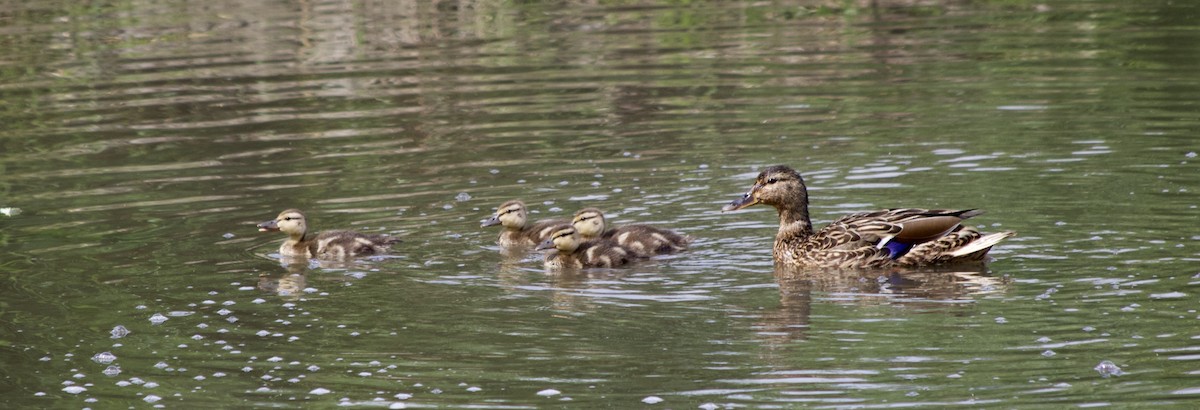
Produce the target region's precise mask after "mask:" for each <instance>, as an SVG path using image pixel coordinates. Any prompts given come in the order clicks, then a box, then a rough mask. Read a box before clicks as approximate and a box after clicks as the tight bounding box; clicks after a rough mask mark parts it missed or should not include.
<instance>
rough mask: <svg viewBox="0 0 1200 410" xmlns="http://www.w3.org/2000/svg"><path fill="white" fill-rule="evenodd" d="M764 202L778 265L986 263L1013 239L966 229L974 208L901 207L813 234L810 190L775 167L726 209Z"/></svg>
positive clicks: (844, 221) (863, 215)
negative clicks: (775, 226) (770, 213)
mask: <svg viewBox="0 0 1200 410" xmlns="http://www.w3.org/2000/svg"><path fill="white" fill-rule="evenodd" d="M756 204H766V205H770V206H772V207H774V208H775V209H776V210H777V211H779V232H778V234H776V235H775V247H774V252H773V253H774V255H775V262H776V263H783V264H786V265H793V266H800V267H808V268H842V269H856V268H889V267H914V266H933V265H950V264H956V263H982V262H983V261H984V258H985V257H987V253H988V251H990V250H991V249H992V246H994V245H996V244H997V243H999V242H1000V241H1002V240H1004V239H1005V238H1008V237H1010V236H1013V235H1015V234H1016V233H1015V232H1012V231H1006V232H998V233H993V234H988V235H984V234H982V233H980V232H979V231H977V230H975V229H974V228H970V227H965V226H962V222H963V220H966V219H967V218H970V217H973V216H976V215H979V214H982V213H983V211H979V210H975V209H966V210H951V209H919V208H901V209H887V210H882V211H875V212H859V213H855V214H851V215H846V216H843V217H841V218H839V219H838V220H836V221H833V222H832V223H830V224H829V225H828V226H826V227H824V228H822V229H821V230H817V231H814V230H813V226H812V222H811V221H810V220H809V218H808V190H807V188H806V186H805V185H804V180H803V179H802V178H801V177H800V174H799V173H797V172H796V171H795V170H793V169H791V168H789V167H787V166H783V165H775V166H772V167H768V168H767V169H765V170H763V171H762V172H761V173H759V174H758V178H756V179H755V181H754V186H752V187H750V192H747V193H746V194H745V195H743V196H742V197H741V198H739V199H737V200H734V201H733V202H731V203H730V204H729V205H726V206H725V207H724V208H722V210H724V211H733V210H738V209H742V208H746V207H749V206H753V205H756Z"/></svg>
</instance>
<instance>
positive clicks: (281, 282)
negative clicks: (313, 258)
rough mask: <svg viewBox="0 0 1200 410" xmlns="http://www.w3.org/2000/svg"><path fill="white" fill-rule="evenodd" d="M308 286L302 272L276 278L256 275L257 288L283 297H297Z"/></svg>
mask: <svg viewBox="0 0 1200 410" xmlns="http://www.w3.org/2000/svg"><path fill="white" fill-rule="evenodd" d="M307 286H308V279H307V278H305V276H304V274H302V273H289V274H286V275H283V276H280V277H279V278H278V279H276V278H271V277H269V276H265V275H264V276H259V277H258V288H259V289H261V290H263V291H265V292H271V293H274V294H276V295H279V296H283V297H291V298H295V297H299V296H300V295H301V294H302V293H304V288H305V287H307Z"/></svg>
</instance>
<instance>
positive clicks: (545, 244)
mask: <svg viewBox="0 0 1200 410" xmlns="http://www.w3.org/2000/svg"><path fill="white" fill-rule="evenodd" d="M554 248H555V246H554V238H550V239H547V240H544V241H542V243H539V244H538V246H537V247H536V248H533V250H535V251H544V250H547V249H554Z"/></svg>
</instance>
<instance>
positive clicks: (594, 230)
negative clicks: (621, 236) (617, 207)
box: [571, 208, 605, 238]
mask: <svg viewBox="0 0 1200 410" xmlns="http://www.w3.org/2000/svg"><path fill="white" fill-rule="evenodd" d="M604 223H605V221H604V213H603V212H600V210H599V209H596V208H583V209H580V210H579V212H576V213H575V217H574V218H571V225H572V226H574V227H575V230H576V231H577V232H579V234H580V235H583V237H585V238H592V237H596V236H600V234H602V233H604V229H605V225H604Z"/></svg>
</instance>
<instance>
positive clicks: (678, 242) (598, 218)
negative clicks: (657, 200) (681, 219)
mask: <svg viewBox="0 0 1200 410" xmlns="http://www.w3.org/2000/svg"><path fill="white" fill-rule="evenodd" d="M571 224H572V225H574V226H575V230H576V231H578V232H579V235H580V236H582V237H583V239H584V240H593V239H601V240H609V241H613V242H616V243H617V244H618V245H621V246H623V247H625V248H626V249H628V250H630V251H632V252H633V253H634V254H635V255H637V256H640V257H650V256H654V255H664V254H668V253H675V252H678V251H681V250H684V249H687V245H688V242H689V241H690V238H688V237H686V236H683V235H680V234H677V233H675V232H671V231H670V230H666V229H662V228H659V227H655V226H650V225H641V224H638V225H623V226H619V227H616V228H611V229H608V228H607V225H606V221H605V219H604V213H603V212H600V210H599V209H596V208H584V209H580V210H579V212H576V213H575V217H574V218H573V219H572V220H571Z"/></svg>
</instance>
